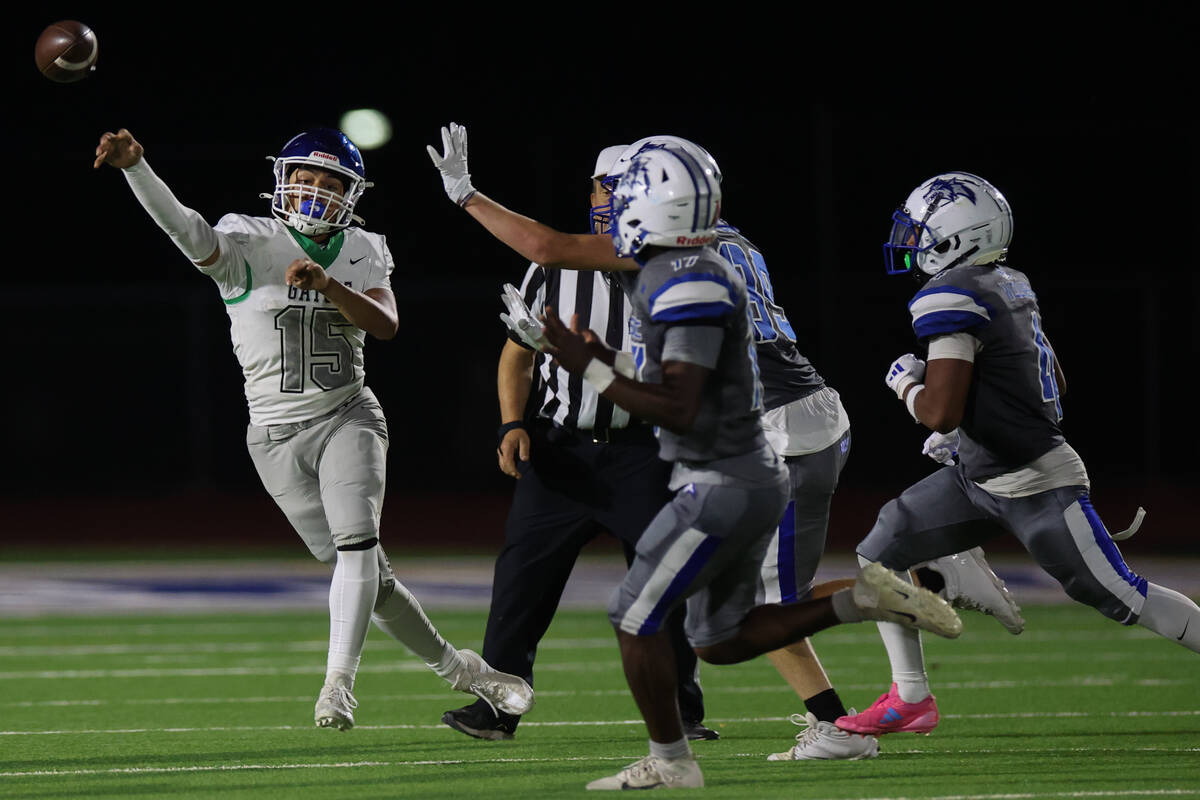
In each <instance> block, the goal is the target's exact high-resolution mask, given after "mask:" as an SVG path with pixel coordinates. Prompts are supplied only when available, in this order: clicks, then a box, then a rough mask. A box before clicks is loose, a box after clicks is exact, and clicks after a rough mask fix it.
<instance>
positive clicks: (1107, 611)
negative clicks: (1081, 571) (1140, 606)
mask: <svg viewBox="0 0 1200 800" xmlns="http://www.w3.org/2000/svg"><path fill="white" fill-rule="evenodd" d="M1054 577H1055V578H1057V579H1058V582H1059V583H1060V584H1062V587H1063V591H1064V592H1066V593H1067V596H1068V597H1070V598H1071V599H1072V600H1074V601H1075V602H1077V603H1082V604H1083V605H1085V606H1091V607H1092V608H1094V609H1096V610H1097V611H1099V612H1100V613H1101V614H1103V615H1104V616H1106V617H1108V618H1109V619H1111V620H1113V621H1115V622H1119V623H1121V624H1122V625H1133V624H1134V623H1136V622H1137V615H1136V614H1134V613H1133V609H1131V608H1130V607H1129V606H1127V605H1125V603H1123V602H1121V599H1120V598H1118V597H1115V596H1114V595H1112V594H1111V593H1110V592H1106V591H1104V590H1103V589H1102V588H1100V587H1098V586H1097V585H1096V584H1095V583H1094V582H1093V581H1088V580H1081V579H1079V578H1078V577H1077V576H1074V575H1067V576H1058V575H1055V576H1054Z"/></svg>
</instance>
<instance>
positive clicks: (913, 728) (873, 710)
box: [834, 683, 938, 736]
mask: <svg viewBox="0 0 1200 800" xmlns="http://www.w3.org/2000/svg"><path fill="white" fill-rule="evenodd" d="M834 724H835V725H837V726H838V727H839V728H841V729H842V730H845V731H852V732H854V733H861V734H870V735H873V736H879V735H880V734H884V733H901V732H903V731H908V732H910V733H929V732H930V731H931V730H933V729H934V728H936V727H937V724H938V710H937V698H935V697H934V696H933V695H929V697H926V698H925V699H924V700H921V701H918V702H916V703H906V702H904V701H903V700H901V699H900V695H899V693H897V691H896V684H894V683H893V684H892V688H891V689H889V690H888V692H887V694H882V695H880V696H879V699H878V700H876V701H875V702H874V703H872V704H871V707H870V708H868V709H867V710H866V711H864V712H862V713H861V714H855V715H853V716H846V717H838V718H837V720H836V721H835V722H834Z"/></svg>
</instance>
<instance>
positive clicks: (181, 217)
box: [92, 128, 221, 267]
mask: <svg viewBox="0 0 1200 800" xmlns="http://www.w3.org/2000/svg"><path fill="white" fill-rule="evenodd" d="M101 164H108V165H110V166H113V167H116V168H118V169H120V170H121V172H122V173H123V174H124V175H125V180H126V181H127V182H128V183H129V187H130V188H131V189H133V194H134V196H135V197H137V199H138V202H140V203H141V204H142V207H143V208H145V209H146V211H147V213H149V214H150V217H151V218H152V219H153V220H154V221H155V222H156V223H158V226H159V227H160V228H162V229H163V230H164V231H165V232H166V233H167V235H168V236H170V237H171V240H172V241H174V242H175V246H176V247H178V248H179V249H180V250H182V251H183V254H184V255H186V256H187V257H188V258H189V259H191V260H192V262H193V263H194V264H196V266H198V267H207V266H210V265H212V264H215V263H217V259H218V258H220V256H221V246H220V238H219V237H218V235H217V232H216V231H215V230H213V227H212V226H211V225H209V224H208V223H207V222H205V221H204V218H203V217H201V216H200V214H198V213H197V212H195V211H193V210H192V209H190V208H188V207H187V206H184V205H183V204H182V203H180V202H179V201H178V200H176V199H175V195H174V194H172V193H171V190H170V189H169V188H167V185H166V184H165V183H163V181H162V179H160V178H159V177H158V176H157V175H155V174H154V170H152V169H150V165H149V164H147V163H146V159H145V148H143V147H142V145H141V143H140V142H138V140H137V139H134V138H133V134H132V133H130V132H129V131H128V130H127V129H125V128H121V129H120V130H118V131H117V132H116V133H112V132H107V133H104V134H103V135H101V137H100V143H99V144H98V145H96V160H95V161H94V162H93V163H92V168H93V169H99V168H100V165H101Z"/></svg>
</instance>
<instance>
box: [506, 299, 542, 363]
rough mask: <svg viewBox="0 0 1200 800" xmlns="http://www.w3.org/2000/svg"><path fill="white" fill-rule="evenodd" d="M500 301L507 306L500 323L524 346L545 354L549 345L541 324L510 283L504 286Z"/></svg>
mask: <svg viewBox="0 0 1200 800" xmlns="http://www.w3.org/2000/svg"><path fill="white" fill-rule="evenodd" d="M500 299H501V300H503V301H504V305H506V306H508V313H507V314H501V315H500V321H501V322H503V323H504V324H505V325H507V326H508V329H509V330H510V331H512V332H513V333H515V334H516V335H517V336H519V337H521V341H523V342H524V343H525V344H527V345H529V346H530V347H532V348H533V349H534V350H537V351H538V352H539V353H543V352H545V350H546V348H547V347H548V346H549V345H550V342H548V341H547V340H546V336H545V334H544V333H543V331H544V330H545V329H544V328H543V327H542V323H540V322H538V321H537V319H536V318H535V317H534V316H533V312H532V311H530V310H529V306H527V305H525V298H524V297H521V293H520V292H519V291H517V287H515V286H513V285H512V284H511V283H506V284H504V292H503V293H502V294H501V295H500Z"/></svg>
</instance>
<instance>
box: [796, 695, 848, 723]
mask: <svg viewBox="0 0 1200 800" xmlns="http://www.w3.org/2000/svg"><path fill="white" fill-rule="evenodd" d="M804 707H805V708H807V709H808V710H809V712H810V713H811V714H812V715H813V716H814V717H816V718H817V719H819V720H820V721H821V722H833V721H834V720H836V719H837V718H838V717H844V716H846V707H845V706H844V705H842V698H840V697H838V693H837V690H835V689H826V690H825V691H823V692H820V693H818V694H814V695H813V696H812V697H810V698H808V699H807V700H805V701H804Z"/></svg>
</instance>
